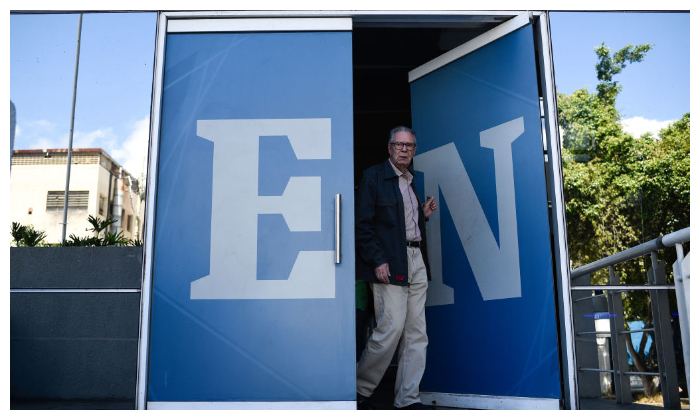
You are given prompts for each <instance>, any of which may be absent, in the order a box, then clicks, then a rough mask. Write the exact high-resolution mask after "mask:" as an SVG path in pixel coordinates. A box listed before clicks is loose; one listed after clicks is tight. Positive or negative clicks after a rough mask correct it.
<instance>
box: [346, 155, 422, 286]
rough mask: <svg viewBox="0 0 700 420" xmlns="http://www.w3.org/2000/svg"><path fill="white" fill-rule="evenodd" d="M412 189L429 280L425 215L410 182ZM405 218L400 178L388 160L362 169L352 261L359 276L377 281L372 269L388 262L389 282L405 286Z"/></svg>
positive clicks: (406, 282) (357, 199) (406, 278)
mask: <svg viewBox="0 0 700 420" xmlns="http://www.w3.org/2000/svg"><path fill="white" fill-rule="evenodd" d="M411 173H413V172H411ZM411 188H413V192H414V194H416V198H417V199H418V228H419V229H420V234H421V246H420V250H421V254H422V255H423V261H424V262H425V268H426V271H427V274H428V280H430V265H429V264H428V248H427V245H426V244H427V241H426V233H425V215H424V214H423V207H422V204H421V202H420V198H418V192H417V191H416V187H415V185H414V183H411ZM405 220H406V219H405V218H404V211H403V197H402V196H401V190H399V177H398V176H397V175H396V172H394V169H393V168H392V167H391V164H390V163H389V160H388V159H387V160H386V161H384V163H381V164H379V165H375V166H372V167H371V168H368V169H367V170H365V172H364V174H363V176H362V181H361V182H360V185H359V187H358V189H357V197H356V200H355V247H356V256H355V261H356V277H357V278H358V279H362V280H365V281H370V282H375V283H378V282H379V279H377V277H376V275H375V274H374V269H375V268H376V267H379V266H380V265H382V264H384V263H389V273H391V277H390V282H391V284H396V285H401V286H408V260H407V256H406V222H405Z"/></svg>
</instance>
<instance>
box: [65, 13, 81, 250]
mask: <svg viewBox="0 0 700 420" xmlns="http://www.w3.org/2000/svg"><path fill="white" fill-rule="evenodd" d="M82 29H83V14H82V13H80V14H79V15H78V41H77V43H76V44H77V45H76V47H75V75H74V76H73V104H72V105H71V111H70V131H69V132H68V163H66V190H65V194H64V196H63V223H62V225H63V228H62V230H61V244H63V243H65V242H66V224H67V222H68V193H69V191H70V165H71V161H72V160H73V125H74V123H75V96H76V93H77V91H78V63H79V62H80V33H81V32H82Z"/></svg>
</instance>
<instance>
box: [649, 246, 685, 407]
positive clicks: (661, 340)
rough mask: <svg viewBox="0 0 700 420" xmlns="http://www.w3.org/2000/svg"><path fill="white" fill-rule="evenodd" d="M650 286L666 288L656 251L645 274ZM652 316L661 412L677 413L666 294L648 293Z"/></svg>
mask: <svg viewBox="0 0 700 420" xmlns="http://www.w3.org/2000/svg"><path fill="white" fill-rule="evenodd" d="M647 280H648V282H649V284H653V285H661V284H666V270H665V267H664V265H663V264H659V261H658V257H657V254H656V251H653V252H652V253H651V268H649V270H648V271H647ZM649 299H650V300H651V312H652V317H653V319H654V345H655V346H656V354H657V356H658V360H659V384H660V385H661V395H663V398H664V408H666V409H674V410H680V408H681V399H680V394H679V393H678V374H677V373H676V354H675V350H674V348H673V335H672V333H671V331H672V327H671V309H670V307H669V303H668V292H667V291H666V290H649Z"/></svg>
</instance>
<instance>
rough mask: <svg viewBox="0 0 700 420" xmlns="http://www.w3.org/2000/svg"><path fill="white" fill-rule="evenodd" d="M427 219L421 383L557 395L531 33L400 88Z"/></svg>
mask: <svg viewBox="0 0 700 420" xmlns="http://www.w3.org/2000/svg"><path fill="white" fill-rule="evenodd" d="M411 101H412V115H413V128H414V129H416V131H417V140H418V144H419V148H420V149H419V154H418V155H417V156H416V157H415V159H414V166H415V169H416V171H417V172H418V176H417V185H421V184H422V186H423V190H424V193H425V195H431V196H435V197H439V200H440V201H439V205H438V211H437V212H435V213H433V215H432V216H431V218H430V222H429V223H428V228H427V229H428V241H429V242H428V245H429V252H430V262H431V268H432V275H433V281H432V282H431V285H430V287H429V290H428V302H427V306H428V307H427V308H426V318H427V323H428V337H429V339H430V344H429V347H428V361H427V366H426V371H425V376H424V378H423V382H422V385H421V391H431V392H443V393H451V394H470V395H492V396H512V397H533V398H552V399H558V398H560V397H561V383H560V375H559V358H558V347H557V336H556V331H557V324H556V319H555V294H554V279H553V272H552V248H551V242H550V229H549V220H548V208H547V195H546V185H545V182H546V181H545V174H544V161H543V147H542V133H541V125H540V112H539V95H538V89H537V73H536V63H535V51H534V46H533V31H532V26H531V25H526V26H524V27H522V28H520V29H518V30H516V31H514V32H512V33H510V34H508V35H506V36H504V37H502V38H500V39H498V40H496V41H493V42H491V43H490V44H487V45H485V46H484V47H482V48H479V49H477V50H476V51H473V52H471V53H469V54H468V55H466V56H464V57H462V58H459V59H458V60H456V61H454V62H452V63H449V64H447V65H446V66H444V67H441V68H439V69H438V70H435V71H433V72H432V73H429V74H427V75H426V76H424V77H422V78H420V79H418V80H416V81H414V82H413V83H412V84H411Z"/></svg>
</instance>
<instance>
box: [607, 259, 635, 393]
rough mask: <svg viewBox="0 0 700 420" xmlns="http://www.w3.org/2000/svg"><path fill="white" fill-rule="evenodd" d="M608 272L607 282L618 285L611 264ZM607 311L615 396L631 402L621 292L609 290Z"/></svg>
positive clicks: (617, 279) (618, 281)
mask: <svg viewBox="0 0 700 420" xmlns="http://www.w3.org/2000/svg"><path fill="white" fill-rule="evenodd" d="M608 272H609V274H610V281H609V284H610V285H613V286H618V285H619V284H620V276H618V275H617V274H615V268H614V267H613V266H609V267H608ZM608 313H609V314H610V344H611V345H612V361H613V370H614V371H615V373H614V377H615V398H616V399H617V403H618V404H627V403H631V402H632V389H631V387H630V378H629V376H628V375H625V374H626V373H627V372H628V371H629V366H628V365H627V344H626V343H625V338H624V336H623V335H622V334H620V332H621V331H624V330H625V317H624V308H623V306H622V293H615V292H611V293H609V294H608Z"/></svg>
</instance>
